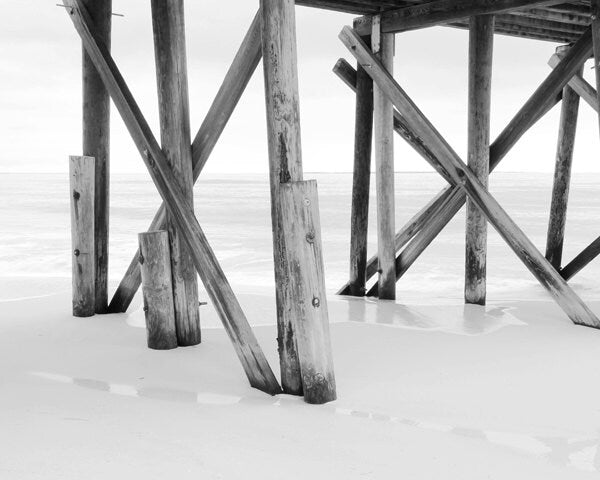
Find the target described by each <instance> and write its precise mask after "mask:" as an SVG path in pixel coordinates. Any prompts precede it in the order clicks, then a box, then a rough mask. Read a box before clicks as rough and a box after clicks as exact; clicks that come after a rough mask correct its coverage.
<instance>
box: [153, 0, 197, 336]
mask: <svg viewBox="0 0 600 480" xmlns="http://www.w3.org/2000/svg"><path fill="white" fill-rule="evenodd" d="M150 4H151V7H152V27H153V33H154V53H155V61H156V80H157V87H158V111H159V118H160V137H161V144H162V150H163V152H164V154H165V156H166V157H167V160H168V162H169V165H170V166H171V169H172V170H173V172H174V174H175V176H176V177H177V179H178V184H179V187H180V189H181V192H182V194H183V196H184V197H185V198H186V199H187V201H188V203H189V205H190V206H191V207H192V209H193V206H194V192H193V186H194V182H193V180H192V149H191V146H190V144H191V139H190V114H189V97H188V80H187V62H186V45H185V19H184V11H183V0H151V2H150ZM167 230H168V232H169V242H170V252H171V273H172V275H173V300H174V302H175V303H174V305H175V324H176V325H177V340H178V343H179V345H180V346H191V345H197V344H199V343H200V342H201V332H200V311H199V307H198V277H197V275H196V270H195V268H194V265H193V263H192V261H191V257H190V253H189V251H188V248H187V246H186V244H185V240H183V239H182V238H181V237H180V234H179V231H178V229H177V226H176V224H175V221H174V220H173V219H172V218H171V217H170V216H169V215H168V214H167Z"/></svg>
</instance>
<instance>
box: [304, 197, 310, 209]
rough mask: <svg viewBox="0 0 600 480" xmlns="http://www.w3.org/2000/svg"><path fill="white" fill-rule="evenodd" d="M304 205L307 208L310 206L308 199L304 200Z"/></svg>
mask: <svg viewBox="0 0 600 480" xmlns="http://www.w3.org/2000/svg"><path fill="white" fill-rule="evenodd" d="M304 205H306V206H307V207H308V206H309V205H310V199H309V198H304Z"/></svg>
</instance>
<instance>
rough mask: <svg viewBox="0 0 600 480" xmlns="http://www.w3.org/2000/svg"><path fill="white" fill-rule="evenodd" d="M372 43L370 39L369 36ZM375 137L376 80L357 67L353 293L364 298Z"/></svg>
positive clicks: (353, 204) (352, 253) (352, 236)
mask: <svg viewBox="0 0 600 480" xmlns="http://www.w3.org/2000/svg"><path fill="white" fill-rule="evenodd" d="M366 43H370V39H368V38H367V39H366ZM372 140H373V80H371V77H369V75H368V74H367V72H365V70H364V68H362V67H361V66H360V64H358V65H357V69H356V116H355V126H354V173H353V177H352V211H351V214H350V280H349V282H348V283H349V291H348V294H349V295H353V296H355V297H362V296H364V294H365V284H366V282H367V237H368V231H369V190H370V184H371V147H372Z"/></svg>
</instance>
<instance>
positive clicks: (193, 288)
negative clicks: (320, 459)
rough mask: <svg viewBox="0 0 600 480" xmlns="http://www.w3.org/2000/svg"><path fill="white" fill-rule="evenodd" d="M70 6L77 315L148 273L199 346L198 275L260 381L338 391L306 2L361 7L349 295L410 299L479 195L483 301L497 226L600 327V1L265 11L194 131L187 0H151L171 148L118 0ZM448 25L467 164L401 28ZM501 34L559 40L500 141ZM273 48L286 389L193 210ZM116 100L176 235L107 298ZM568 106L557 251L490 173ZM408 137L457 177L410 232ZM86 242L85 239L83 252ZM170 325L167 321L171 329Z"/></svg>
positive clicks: (269, 65) (468, 288)
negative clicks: (587, 282) (437, 245)
mask: <svg viewBox="0 0 600 480" xmlns="http://www.w3.org/2000/svg"><path fill="white" fill-rule="evenodd" d="M63 3H64V7H65V10H66V12H67V14H68V15H69V17H70V19H71V20H72V23H73V26H74V27H75V30H76V32H77V33H78V34H79V37H80V39H81V41H82V43H83V47H84V60H83V78H84V103H83V119H84V121H83V129H84V135H83V147H82V148H83V155H85V156H82V157H73V158H72V164H71V167H72V180H73V182H74V183H73V185H74V186H73V191H74V192H75V191H77V192H78V195H80V196H79V197H77V198H76V199H75V200H73V201H72V208H73V212H74V213H73V244H74V251H79V252H82V251H83V250H85V252H84V253H85V255H88V257H89V258H88V257H82V258H80V257H79V256H78V257H77V258H75V259H74V268H73V272H74V283H73V287H74V291H73V297H74V313H75V314H76V315H82V316H83V315H90V314H93V312H96V313H106V312H110V313H119V312H124V311H126V310H127V308H128V307H129V305H130V303H131V301H132V299H133V297H134V295H135V294H136V292H137V290H138V289H139V287H140V285H141V284H142V279H143V284H144V286H145V288H147V289H150V288H154V287H150V285H153V284H154V285H155V286H156V285H159V286H160V288H159V287H156V288H155V290H154V293H155V294H154V295H150V294H148V295H145V299H146V303H147V304H146V308H148V309H149V311H150V310H151V311H152V315H151V316H150V317H148V318H149V319H150V320H149V324H150V323H151V324H152V328H153V332H158V337H157V338H158V340H157V344H156V345H158V346H157V347H156V348H173V347H174V346H176V345H175V341H176V343H177V344H178V345H180V346H189V345H196V344H198V343H200V341H201V331H200V318H199V310H198V290H197V279H198V276H199V278H200V279H201V281H202V282H203V284H204V287H205V289H206V291H207V292H208V294H209V297H210V300H211V304H212V306H213V307H214V308H215V309H216V311H217V312H218V314H219V316H220V318H221V320H222V322H223V325H224V327H225V329H226V330H227V332H228V334H229V336H230V339H231V341H232V343H233V346H234V349H235V351H236V353H237V355H238V357H239V359H240V362H241V363H242V366H243V368H244V370H245V372H246V375H247V377H248V380H249V382H250V384H251V385H252V386H254V387H256V388H259V389H261V390H263V391H265V392H267V393H270V394H277V393H280V392H285V393H288V394H294V395H304V396H305V399H306V401H307V402H310V403H324V402H328V401H331V400H334V399H335V398H336V383H335V374H334V370H333V358H334V357H333V352H332V351H331V342H330V338H329V318H328V311H327V297H326V290H325V280H324V269H325V268H326V265H325V264H324V262H323V257H322V246H321V227H320V224H319V223H320V221H319V210H318V193H317V185H316V182H314V181H311V180H305V179H304V175H303V169H302V140H301V128H300V125H301V121H300V96H299V92H298V67H297V58H296V57H297V50H296V26H295V9H296V5H300V6H307V7H314V8H321V9H328V10H336V11H340V12H345V13H350V14H353V15H355V16H357V17H356V18H355V19H354V21H353V22H352V26H346V27H344V28H343V30H342V31H341V33H340V35H339V38H340V40H341V41H342V43H343V44H344V45H345V46H346V47H347V49H348V58H353V59H354V60H355V62H356V67H353V66H352V65H350V64H349V63H348V61H347V60H346V59H340V60H339V61H338V62H337V63H336V64H335V67H334V72H335V74H337V75H338V76H339V77H340V79H341V80H342V81H343V82H344V83H345V84H346V85H347V86H348V87H350V88H351V89H352V90H354V91H355V93H356V114H355V118H356V125H355V132H354V158H353V159H348V165H349V166H350V165H353V168H354V175H353V191H352V202H351V205H349V208H348V211H349V213H350V219H349V222H350V225H351V238H350V239H349V246H350V258H349V263H350V268H349V281H348V283H347V284H346V285H344V286H342V288H341V289H340V290H339V293H340V294H344V295H352V296H356V297H361V296H365V295H369V296H378V297H379V298H380V299H387V300H393V299H395V298H396V282H397V281H398V280H400V279H401V278H402V276H403V275H404V273H406V271H407V270H408V269H409V268H410V267H411V266H412V265H413V264H414V262H416V261H417V260H418V258H419V256H420V255H421V254H422V253H423V251H424V250H425V249H426V248H427V247H428V246H429V245H430V244H431V243H432V242H433V241H434V240H435V238H436V237H437V235H438V234H439V233H440V232H441V231H442V230H443V228H444V227H445V226H446V225H447V224H448V222H449V221H450V220H451V219H452V218H453V217H454V216H455V215H456V213H457V212H458V211H459V210H461V208H462V207H463V206H464V205H465V204H466V210H467V222H466V232H465V288H464V297H465V302H466V303H474V304H480V305H484V304H485V302H486V298H487V291H486V275H487V272H486V263H487V225H488V223H489V224H490V225H491V226H492V227H493V228H495V229H496V230H497V231H498V233H499V234H500V235H501V237H502V238H503V239H504V240H505V241H506V243H507V244H508V245H509V246H510V247H511V249H512V250H513V251H514V253H515V255H517V257H518V258H519V259H520V260H521V261H522V262H523V263H524V264H525V265H526V266H527V268H528V269H529V270H530V271H531V273H532V274H533V275H534V276H535V277H536V278H537V279H538V280H539V282H540V283H541V285H542V286H544V287H545V288H546V289H547V290H548V292H549V293H550V295H551V296H552V297H553V298H554V299H555V300H556V302H557V303H558V304H559V305H560V306H561V308H562V309H563V310H564V312H565V314H566V315H567V316H568V317H569V318H570V319H571V320H572V321H573V322H574V323H576V324H580V325H586V326H590V327H595V328H599V327H600V320H599V319H598V318H597V316H596V315H595V314H594V313H593V312H592V311H591V310H590V309H589V308H588V307H587V305H586V304H585V303H584V302H583V301H582V300H581V299H580V298H579V296H578V295H577V294H576V293H575V291H574V290H573V289H572V288H571V287H570V286H569V284H568V283H567V281H568V280H569V279H570V278H571V277H572V276H573V275H575V274H576V273H577V272H578V271H580V270H581V269H582V268H584V267H585V266H586V265H587V264H588V263H589V262H591V261H592V260H593V259H594V258H595V257H596V256H597V255H598V254H600V239H598V240H596V241H595V242H593V243H592V244H591V245H590V246H589V247H588V248H586V249H585V250H584V251H583V252H582V253H581V254H580V255H578V256H577V257H576V258H575V259H574V260H572V261H571V262H570V263H568V264H567V265H566V266H563V261H562V250H563V244H564V237H565V229H566V226H567V205H568V193H569V183H570V176H571V168H572V163H573V151H574V143H575V131H576V124H577V117H578V110H579V104H580V99H581V98H583V99H584V101H585V103H587V104H589V105H591V107H592V108H594V109H595V110H596V111H599V110H600V109H599V104H600V100H599V97H598V94H597V92H598V91H599V90H600V89H599V88H598V87H599V86H600V69H599V68H596V76H597V80H596V88H594V87H593V86H592V85H589V84H588V83H587V82H586V81H585V80H584V79H583V77H582V75H581V73H582V69H583V66H584V64H585V62H586V61H588V60H589V59H590V58H591V59H593V61H594V65H598V64H599V63H600V19H599V17H598V14H600V5H599V3H600V0H591V1H590V0H577V1H569V2H565V1H556V0H554V1H553V0H543V1H532V0H495V1H489V0H433V1H418V0H410V1H408V0H368V1H367V0H364V1H361V0H328V1H323V0H302V1H300V0H299V1H297V2H294V1H293V0H260V2H257V8H258V11H257V13H256V16H255V17H254V19H250V18H249V19H248V25H249V29H248V33H247V34H246V36H245V38H244V40H243V42H242V45H241V46H240V48H239V51H238V53H237V55H236V56H235V58H234V59H233V63H232V65H231V67H230V69H229V71H228V72H227V74H226V76H225V78H224V80H223V83H222V86H221V88H220V89H219V91H218V94H217V96H216V98H215V99H214V102H213V104H212V106H211V108H210V109H209V112H208V114H207V116H206V118H205V120H204V122H203V123H202V124H201V126H200V128H199V130H198V132H197V134H196V136H195V137H194V139H193V141H192V136H191V127H190V122H189V105H188V85H187V74H186V63H187V59H186V47H185V20H184V13H183V12H184V4H183V0H174V1H170V0H152V2H151V5H150V7H151V11H152V19H153V30H154V47H155V55H156V70H157V86H158V104H159V111H160V143H159V141H158V140H157V139H156V137H155V136H154V133H153V132H152V131H151V129H150V127H149V125H148V124H147V122H146V120H145V117H144V115H143V113H142V112H141V110H140V108H139V107H138V105H137V103H136V101H135V98H134V97H133V95H132V93H131V92H130V90H129V88H128V86H127V82H126V80H125V79H124V78H123V76H122V75H121V73H120V71H119V68H118V66H117V65H116V63H115V61H114V60H113V58H112V57H111V54H110V39H111V35H110V33H111V32H110V27H111V22H110V18H111V9H112V5H111V0H97V1H94V2H92V1H90V0H65V1H64V2H63ZM434 26H446V27H449V28H458V29H463V30H467V31H468V35H469V39H470V41H469V52H468V53H469V64H468V69H469V72H468V73H469V94H468V98H465V101H466V102H468V112H469V113H468V124H466V125H465V129H466V130H467V131H468V156H467V158H465V159H461V158H460V157H459V156H458V155H457V153H456V151H455V150H454V149H453V148H452V147H451V146H450V145H449V143H448V142H447V141H446V140H445V139H444V138H443V137H442V135H441V134H440V133H439V132H438V130H437V129H436V128H435V126H434V125H433V124H432V123H431V122H430V121H429V120H428V119H427V118H426V116H425V115H424V114H423V113H422V112H421V110H420V109H419V107H418V105H416V104H415V102H414V101H413V100H412V99H411V98H410V96H409V94H408V93H407V92H405V91H404V90H403V89H402V87H401V85H399V84H398V83H397V81H396V80H395V79H394V77H393V64H394V42H395V36H396V35H399V34H402V32H406V31H410V30H416V29H426V28H430V27H434ZM495 35H510V36H515V37H520V38H522V41H528V40H543V41H547V42H549V45H551V44H552V43H554V44H555V46H554V47H550V48H551V50H550V54H549V57H551V58H550V60H549V64H550V66H551V70H550V73H549V75H548V77H547V78H546V79H545V80H544V81H543V82H542V83H541V84H540V86H539V87H538V88H537V89H536V90H535V91H534V92H533V93H532V95H531V96H530V98H529V100H527V102H526V103H525V104H524V105H523V107H522V108H521V109H520V110H519V111H518V112H517V113H516V114H515V116H514V117H513V119H512V120H511V121H510V122H509V123H508V125H507V126H506V128H505V129H504V130H503V131H502V132H501V133H500V135H499V136H498V137H497V138H496V139H495V140H493V141H491V138H490V119H491V118H492V115H493V105H492V104H491V91H492V88H493V81H492V80H493V44H494V37H495ZM555 49H556V53H555V52H554V50H555ZM261 58H262V59H263V71H264V79H265V103H266V117H267V126H268V147H269V148H268V151H269V158H268V159H265V162H267V161H268V164H269V172H270V193H271V217H272V228H273V259H274V276H275V281H276V291H275V295H276V304H277V328H278V338H277V346H278V351H279V360H280V362H279V363H280V372H281V377H280V381H278V380H277V378H276V376H275V374H274V372H273V370H272V368H271V366H270V365H269V363H268V362H267V359H266V357H265V356H264V354H263V351H262V349H261V347H260V345H259V344H258V342H257V341H256V338H255V337H254V334H253V332H252V329H251V327H250V325H249V323H248V321H247V319H246V317H245V315H244V312H243V311H242V309H241V307H240V305H239V303H238V301H237V299H236V296H235V294H234V292H233V290H232V289H231V287H230V285H229V283H228V281H227V278H226V275H225V273H224V272H223V271H222V269H221V267H220V266H219V263H218V261H217V258H216V256H215V254H214V253H213V250H212V248H211V246H210V245H209V243H208V241H207V239H206V237H205V236H204V233H203V231H202V227H201V225H200V224H199V223H198V220H197V218H196V216H195V214H194V209H193V190H192V187H193V184H194V182H195V181H196V180H197V179H198V177H199V176H200V174H201V172H202V170H203V168H204V166H205V165H206V163H207V161H208V160H209V157H210V154H211V152H212V150H213V148H214V147H215V145H216V143H217V141H218V140H219V138H220V136H221V133H222V132H223V130H224V128H225V126H226V124H227V122H228V120H229V118H230V116H231V115H232V113H233V111H234V109H235V107H236V105H237V103H238V101H239V100H240V98H241V96H242V94H243V92H244V90H245V88H246V86H247V84H248V82H249V80H250V78H251V77H252V75H253V74H254V72H255V70H256V68H257V66H258V65H259V63H260V60H261ZM547 61H548V60H547V59H540V62H544V63H545V62H547ZM109 97H110V98H112V101H113V103H114V105H115V106H116V108H117V110H118V113H119V114H120V115H121V117H122V119H123V121H124V123H125V125H126V127H127V128H128V130H129V132H130V134H131V137H132V139H133V141H134V142H135V144H136V146H137V148H138V150H139V153H140V156H141V159H142V161H143V162H144V164H145V165H146V167H147V169H148V172H149V174H150V176H151V178H152V180H153V182H154V184H155V185H156V188H157V190H158V192H159V194H160V195H161V197H162V199H163V202H164V203H163V205H162V206H161V208H160V209H159V211H158V212H157V213H156V215H155V217H154V219H152V221H151V223H150V224H149V225H150V226H149V231H150V232H156V231H158V230H164V231H165V232H168V234H167V233H165V232H161V234H160V242H159V237H158V236H157V234H156V233H155V234H148V235H141V236H140V244H141V247H142V251H138V252H136V253H134V252H132V261H131V264H130V266H129V268H128V269H127V271H126V273H125V275H124V277H123V280H122V281H121V283H120V284H119V286H118V288H117V290H116V292H115V293H114V295H113V296H112V300H111V301H110V302H108V294H107V278H108V276H107V275H108V274H107V271H108V248H107V245H108V234H109V227H108V225H109V218H108V203H109V181H108V179H109V139H110V135H109V123H108V122H109V118H110V112H109ZM558 103H561V105H562V114H561V120H560V125H559V128H558V132H559V139H558V146H557V154H556V159H555V164H556V171H555V177H554V188H553V193H552V210H551V216H550V219H549V227H548V237H547V245H546V251H545V255H544V254H542V253H541V252H540V250H538V248H537V247H536V246H535V245H534V244H533V243H532V242H531V241H530V240H529V239H528V238H527V236H526V235H525V234H524V233H523V231H522V230H521V229H520V228H519V226H518V225H517V224H516V223H515V222H514V221H513V220H512V219H511V218H510V216H509V215H508V214H507V213H506V212H505V211H504V210H503V208H502V206H501V205H500V204H499V203H498V202H497V201H496V199H495V198H494V197H493V195H491V194H490V193H489V192H488V189H487V186H488V176H489V175H490V173H491V172H493V170H494V169H495V167H496V166H497V165H498V164H499V163H500V161H501V160H502V159H503V158H504V157H505V156H506V155H508V154H509V152H510V150H511V148H512V147H513V146H514V145H515V144H516V143H517V142H518V141H519V140H520V138H521V137H522V136H523V135H524V134H525V133H526V132H527V131H528V130H529V129H530V128H531V127H532V126H533V125H534V124H535V123H536V122H537V121H538V120H540V119H541V118H542V117H543V116H544V115H545V114H546V113H547V112H548V111H550V110H551V109H552V108H553V107H554V106H555V105H557V104H558ZM396 134H397V135H398V136H399V137H400V138H401V139H402V140H403V141H406V142H408V144H409V145H411V146H412V147H413V148H414V149H415V150H416V151H417V152H418V153H419V154H420V155H421V156H422V157H423V159H424V160H425V161H426V162H427V163H428V164H429V165H431V166H432V167H433V168H434V169H435V170H436V171H437V172H438V173H439V174H440V175H441V176H442V178H443V179H444V180H445V181H446V182H447V183H448V185H447V186H446V187H445V188H444V189H443V190H442V191H441V192H440V193H439V194H438V195H437V196H436V197H435V198H433V199H432V200H431V201H430V202H429V203H428V204H426V205H425V206H424V207H423V208H422V209H421V210H420V211H419V212H418V213H417V214H416V215H414V216H413V217H412V218H411V220H410V221H409V222H408V223H407V224H406V225H404V226H402V227H401V228H400V229H398V230H397V228H396V225H395V209H396V208H397V205H396V198H395V186H394V169H395V168H394V141H395V136H396ZM372 151H373V159H374V161H372ZM78 159H80V160H78ZM85 159H89V160H85ZM90 165H91V166H92V167H93V173H90V170H89V169H90V168H91V167H90ZM84 168H85V172H83V169H84ZM372 171H373V172H374V173H375V192H376V199H377V205H376V208H377V242H378V243H377V252H376V254H375V255H373V256H371V257H369V255H368V252H367V231H368V212H369V192H370V190H371V189H372V185H371V182H370V177H371V172H372ZM81 190H84V191H81ZM82 202H84V203H85V206H83V205H84V203H82ZM81 208H86V209H88V210H89V209H91V211H93V212H94V213H93V217H94V222H89V221H88V222H87V223H86V222H85V221H83V219H82V218H81V217H80V216H78V213H77V212H79V213H80V212H81V210H78V209H81ZM149 220H150V219H149ZM135 233H137V232H132V235H133V234H135ZM167 240H168V245H167V243H166V242H167ZM161 242H162V243H161ZM78 245H85V246H84V247H82V248H83V250H82V248H78V247H77V246H78ZM148 255H156V256H157V258H153V259H152V262H150V263H149V264H147V265H146V267H144V268H143V269H141V268H140V262H139V260H140V258H146V256H148ZM158 257H160V258H158ZM84 260H85V261H84ZM92 260H93V261H92ZM150 267H153V268H150ZM141 270H143V275H142V273H141ZM165 275H166V276H167V277H168V276H170V278H166V277H165ZM154 277H156V278H154ZM159 277H160V278H159ZM166 285H168V286H166ZM157 289H158V290H157ZM165 289H166V290H170V291H166V290H165ZM159 290H160V291H159ZM156 292H159V294H157V293H156ZM149 293H150V292H149ZM171 303H172V304H171ZM151 304H153V305H151ZM75 307H76V308H75ZM161 317H164V324H162V325H161ZM153 338H154V337H153ZM149 341H150V337H149ZM215 368H218V366H215Z"/></svg>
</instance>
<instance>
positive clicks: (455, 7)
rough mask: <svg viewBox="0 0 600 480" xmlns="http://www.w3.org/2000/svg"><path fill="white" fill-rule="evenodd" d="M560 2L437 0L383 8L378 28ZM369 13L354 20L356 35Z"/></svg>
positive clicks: (401, 28) (393, 29)
mask: <svg viewBox="0 0 600 480" xmlns="http://www.w3.org/2000/svg"><path fill="white" fill-rule="evenodd" d="M556 3H561V2H560V1H557V0H551V1H549V0H437V1H433V2H427V3H424V4H417V5H411V6H409V7H403V8H398V9H395V10H386V11H384V12H382V14H381V31H382V32H383V33H398V32H406V31H408V30H416V29H419V28H426V27H433V26H435V25H443V24H445V23H450V22H453V21H456V20H461V19H464V18H467V17H471V16H473V15H483V14H496V13H502V12H509V11H511V10H515V9H518V8H526V7H529V8H531V7H537V6H544V5H552V4H556ZM370 24H371V17H369V16H365V17H362V18H361V19H358V20H357V21H355V23H354V28H355V29H356V30H357V33H358V34H359V35H365V34H368V32H369V31H370V29H371V25H370Z"/></svg>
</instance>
